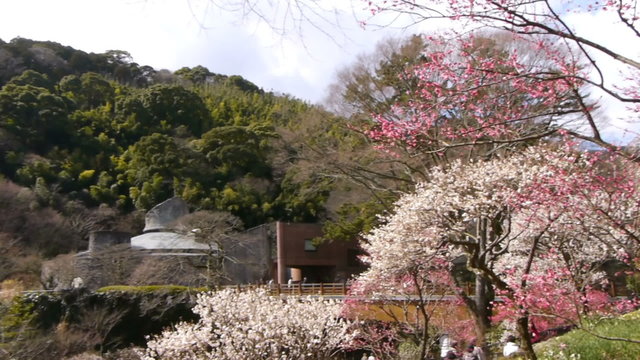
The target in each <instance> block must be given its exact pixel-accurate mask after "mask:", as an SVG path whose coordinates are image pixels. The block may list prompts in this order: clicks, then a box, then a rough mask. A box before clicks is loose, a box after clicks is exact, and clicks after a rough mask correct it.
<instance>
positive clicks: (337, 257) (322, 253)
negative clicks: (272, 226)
mask: <svg viewBox="0 0 640 360" xmlns="http://www.w3.org/2000/svg"><path fill="white" fill-rule="evenodd" d="M319 236H322V226H321V225H319V224H299V223H297V224H292V223H284V222H277V223H276V239H277V245H276V248H277V257H276V262H275V268H276V275H275V277H274V280H275V281H276V282H277V283H279V284H286V283H287V282H288V281H289V279H291V280H292V281H293V282H300V281H304V280H305V278H306V282H342V281H346V280H348V279H349V278H350V277H351V276H352V275H354V274H358V273H360V272H362V271H363V270H364V269H365V267H364V265H363V264H362V263H360V261H359V260H358V256H359V255H361V254H362V252H361V251H360V250H359V247H358V244H357V241H356V240H353V241H350V242H338V241H334V242H330V243H327V242H325V243H322V244H319V245H318V246H315V245H314V239H315V238H317V237H319Z"/></svg>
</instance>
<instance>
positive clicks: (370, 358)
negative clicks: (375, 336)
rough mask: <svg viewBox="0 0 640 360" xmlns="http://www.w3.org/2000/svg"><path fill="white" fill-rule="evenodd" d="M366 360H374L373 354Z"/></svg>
mask: <svg viewBox="0 0 640 360" xmlns="http://www.w3.org/2000/svg"><path fill="white" fill-rule="evenodd" d="M367 360H376V357H375V356H373V354H371V355H369V358H368V359H367Z"/></svg>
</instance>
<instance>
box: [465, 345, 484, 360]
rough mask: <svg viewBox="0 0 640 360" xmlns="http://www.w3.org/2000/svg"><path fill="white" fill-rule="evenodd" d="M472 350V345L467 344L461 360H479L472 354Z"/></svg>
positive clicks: (473, 347)
mask: <svg viewBox="0 0 640 360" xmlns="http://www.w3.org/2000/svg"><path fill="white" fill-rule="evenodd" d="M474 349H475V346H474V345H473V344H469V346H467V349H466V350H465V351H464V353H463V354H462V360H480V359H478V356H477V355H476V354H474V353H473V350H474Z"/></svg>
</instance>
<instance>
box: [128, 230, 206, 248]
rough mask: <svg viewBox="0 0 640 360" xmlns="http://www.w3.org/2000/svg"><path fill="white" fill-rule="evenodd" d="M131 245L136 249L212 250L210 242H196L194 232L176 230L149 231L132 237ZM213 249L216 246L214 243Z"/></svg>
mask: <svg viewBox="0 0 640 360" xmlns="http://www.w3.org/2000/svg"><path fill="white" fill-rule="evenodd" d="M131 247H132V248H135V249H149V250H153V249H156V250H157V249H166V250H177V249H180V250H201V251H204V250H210V248H209V245H208V244H204V243H199V242H196V240H195V236H194V235H193V234H178V233H174V232H166V231H159V232H149V233H145V234H142V235H138V236H134V237H132V238H131ZM212 249H215V246H214V245H212Z"/></svg>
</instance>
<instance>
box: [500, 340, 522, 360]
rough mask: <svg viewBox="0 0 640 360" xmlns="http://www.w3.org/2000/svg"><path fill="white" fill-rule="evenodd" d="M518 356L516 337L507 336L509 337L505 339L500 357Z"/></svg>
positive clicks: (518, 347) (518, 349)
mask: <svg viewBox="0 0 640 360" xmlns="http://www.w3.org/2000/svg"><path fill="white" fill-rule="evenodd" d="M519 354H520V346H518V344H516V337H515V336H513V335H509V337H507V343H506V344H504V348H502V355H504V356H506V357H511V356H515V355H519Z"/></svg>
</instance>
